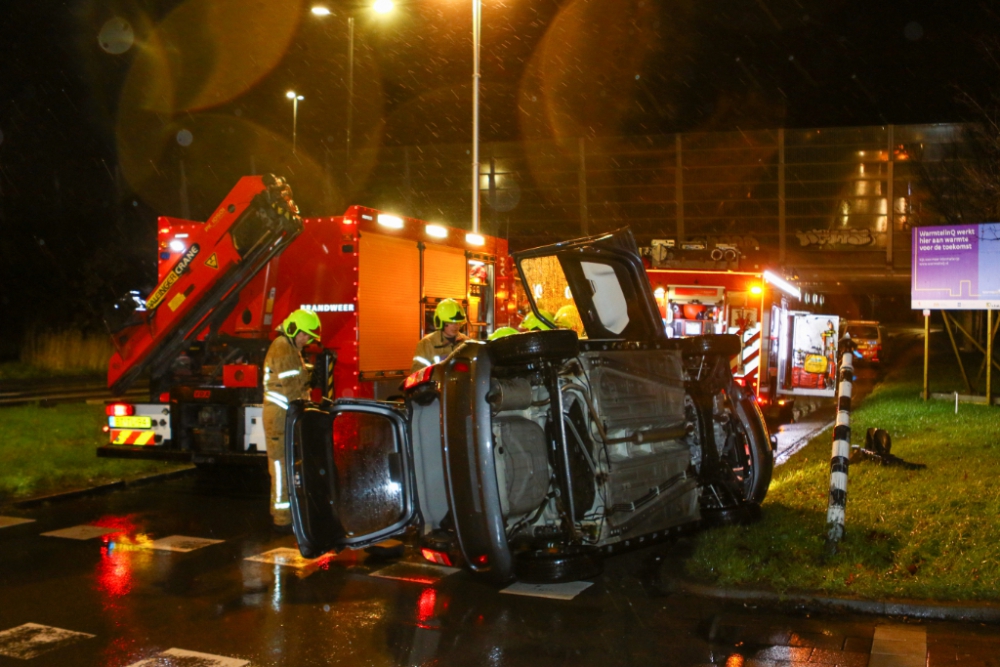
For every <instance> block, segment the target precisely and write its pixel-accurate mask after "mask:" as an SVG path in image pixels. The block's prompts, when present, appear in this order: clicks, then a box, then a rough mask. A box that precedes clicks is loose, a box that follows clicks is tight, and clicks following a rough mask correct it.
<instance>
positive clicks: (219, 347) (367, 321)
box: [98, 176, 515, 465]
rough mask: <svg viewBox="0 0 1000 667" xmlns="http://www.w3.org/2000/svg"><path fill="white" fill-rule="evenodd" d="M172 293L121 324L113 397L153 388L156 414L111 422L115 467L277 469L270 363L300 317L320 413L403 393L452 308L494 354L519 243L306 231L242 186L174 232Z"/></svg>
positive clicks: (332, 226)
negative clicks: (512, 255) (267, 416)
mask: <svg viewBox="0 0 1000 667" xmlns="http://www.w3.org/2000/svg"><path fill="white" fill-rule="evenodd" d="M158 222H159V248H158V252H159V257H158V262H159V264H158V265H159V276H158V286H157V287H156V289H154V290H153V291H152V292H151V293H150V294H148V295H145V296H143V295H139V294H132V295H130V296H129V298H127V299H123V300H122V301H121V302H120V303H119V304H118V306H117V307H116V309H115V312H114V313H113V314H112V316H111V317H109V318H108V320H107V323H108V327H109V330H110V331H111V333H112V340H113V342H114V345H115V353H114V355H113V356H112V358H111V361H110V363H109V368H108V384H109V386H110V387H111V388H112V389H113V391H114V392H115V393H118V394H120V393H122V392H124V391H125V390H126V389H127V388H128V387H129V386H130V385H131V384H132V383H133V382H134V381H135V380H136V379H138V378H139V377H140V376H141V375H143V374H144V373H148V376H149V382H150V390H151V401H150V402H149V403H141V404H133V403H124V402H114V403H111V404H109V405H108V406H107V416H108V424H107V426H106V427H105V430H106V431H107V432H108V434H109V442H108V444H106V445H104V446H102V447H100V448H99V449H98V455H99V456H113V457H136V458H154V459H172V460H182V461H192V462H194V463H198V464H239V463H259V464H260V465H265V464H266V456H265V453H264V452H265V447H264V432H263V425H262V419H261V415H262V399H263V387H262V374H261V372H260V367H261V364H262V363H263V360H264V355H265V354H266V352H267V349H268V347H269V345H270V342H271V340H273V338H274V337H275V336H276V335H277V333H276V330H275V328H276V327H277V326H278V325H279V324H280V323H281V322H282V320H283V319H284V318H285V317H286V316H287V315H288V313H290V312H291V311H293V310H295V309H298V308H304V309H308V310H312V311H314V312H315V313H316V314H317V315H318V316H319V318H320V321H321V322H322V339H321V340H320V342H319V343H317V344H314V345H311V346H309V347H307V348H306V350H305V354H304V356H306V357H307V359H306V360H307V362H311V363H312V364H314V370H313V386H314V387H315V388H314V389H313V398H314V400H316V401H319V400H321V399H322V398H323V397H324V396H325V397H327V398H330V399H336V398H350V397H358V398H376V399H387V398H390V397H392V396H394V395H397V394H398V393H399V386H400V384H401V383H402V381H403V379H404V378H405V376H406V375H407V374H408V373H409V369H410V366H411V364H412V361H413V351H414V348H415V347H416V344H417V341H418V340H419V339H420V338H421V337H422V336H423V335H425V334H426V333H429V332H430V331H432V330H433V311H434V307H435V306H436V304H437V303H438V302H439V301H440V300H442V299H446V298H452V299H456V300H458V301H460V302H461V303H463V305H464V306H465V308H466V313H467V314H468V326H467V330H466V334H467V335H469V336H471V337H474V338H485V337H486V336H487V335H488V334H489V333H491V332H492V331H493V330H494V329H495V328H496V327H499V326H504V325H506V324H507V323H508V321H509V316H508V313H509V312H511V311H512V310H513V308H514V305H515V304H514V302H513V300H512V296H511V294H512V291H513V290H512V287H513V285H512V280H511V279H512V272H511V266H510V264H509V261H510V260H509V257H508V253H507V242H506V241H505V240H503V239H498V238H494V237H490V236H484V235H479V234H471V233H467V232H466V231H464V230H461V229H456V228H453V227H447V226H444V225H440V224H434V223H430V222H425V221H422V220H416V219H413V218H407V217H402V216H398V215H393V214H390V213H387V212H383V211H377V210H374V209H370V208H365V207H362V206H351V207H350V208H348V209H347V211H346V212H345V213H344V214H343V215H339V216H331V217H315V218H300V217H299V215H298V209H297V207H296V206H295V204H294V202H293V201H292V199H291V191H290V189H289V188H288V186H287V184H286V183H285V182H284V181H283V180H282V179H278V178H274V177H269V176H265V177H260V176H248V177H244V178H242V179H241V180H240V181H239V183H237V185H236V187H234V188H233V190H232V191H231V192H230V193H229V195H228V196H227V197H226V199H224V200H223V202H222V204H221V205H220V206H219V207H218V208H217V209H216V211H215V212H214V213H213V214H212V215H211V216H210V217H209V218H208V221H207V222H194V221H190V220H180V219H176V218H167V217H161V218H160V219H159V221H158Z"/></svg>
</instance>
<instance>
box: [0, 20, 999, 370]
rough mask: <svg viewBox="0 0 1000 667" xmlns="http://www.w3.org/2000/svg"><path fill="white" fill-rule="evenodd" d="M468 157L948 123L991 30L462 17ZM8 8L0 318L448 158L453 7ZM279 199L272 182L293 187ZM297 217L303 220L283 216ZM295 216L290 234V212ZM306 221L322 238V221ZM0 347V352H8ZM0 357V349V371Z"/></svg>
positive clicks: (934, 24) (94, 309)
mask: <svg viewBox="0 0 1000 667" xmlns="http://www.w3.org/2000/svg"><path fill="white" fill-rule="evenodd" d="M483 5H484V7H483V31H482V43H483V64H482V70H483V79H482V81H483V84H482V85H483V92H482V112H481V126H482V131H481V138H482V141H484V142H488V141H494V140H505V141H507V140H518V139H528V140H530V139H538V138H553V137H556V138H558V137H576V136H594V137H599V136H618V135H631V134H657V133H671V132H690V131H712V130H733V129H752V128H773V127H781V126H784V127H827V126H849V125H876V124H885V123H895V124H904V123H934V122H952V121H960V120H965V119H967V118H969V117H970V114H969V111H968V108H967V106H965V105H963V104H961V103H960V102H959V101H958V98H959V97H960V95H961V94H968V95H971V96H973V97H974V98H978V99H981V100H985V99H987V98H988V97H989V95H990V94H991V92H992V91H993V90H1000V82H998V79H1000V66H998V65H997V62H996V61H995V60H993V59H994V58H996V57H997V52H996V51H995V50H993V47H995V45H996V42H995V39H996V38H995V37H994V36H995V35H998V34H1000V30H998V28H1000V14H998V12H996V11H994V10H991V9H990V6H989V4H988V3H987V2H974V1H963V0H952V1H948V2H945V1H943V0H942V1H939V2H932V1H913V2H904V1H901V0H880V1H876V2H873V1H872V0H563V1H557V0H483ZM311 6H312V4H311V3H300V2H295V1H291V0H285V1H277V2H276V1H273V0H271V1H266V0H184V1H183V2H179V1H177V0H171V1H166V0H163V1H157V0H89V1H74V0H68V1H63V2H57V1H54V0H31V1H28V0H8V1H7V2H5V3H4V7H3V9H2V10H0V12H2V13H0V89H2V91H3V94H2V96H0V261H2V269H0V312H2V313H3V320H4V324H5V325H6V326H5V328H6V329H7V330H8V331H14V332H17V331H19V330H21V329H22V328H23V327H24V326H26V325H28V324H32V323H40V324H43V325H50V326H61V325H69V324H74V325H78V326H89V327H94V326H97V325H98V323H99V321H100V312H101V308H102V305H103V304H106V303H108V302H110V301H112V300H113V298H114V297H115V296H117V295H120V294H121V292H122V291H123V290H125V289H128V288H129V287H134V286H138V285H147V286H148V283H149V282H150V281H152V280H153V279H154V278H155V273H154V272H155V264H154V260H155V247H154V239H155V236H154V229H155V217H156V216H157V215H161V214H165V215H175V216H179V215H181V213H182V212H181V211H180V210H178V185H177V184H178V183H179V182H180V173H179V169H180V165H181V164H183V165H184V169H185V174H184V175H185V177H186V178H187V180H188V183H189V210H190V215H191V217H192V218H195V219H203V218H204V216H206V215H207V214H208V213H209V212H210V210H211V209H212V208H213V207H214V205H215V204H216V203H217V201H218V199H219V198H220V197H221V196H222V195H223V194H224V193H225V192H226V191H228V189H229V188H230V187H231V186H232V184H233V182H234V181H235V177H236V176H238V175H240V174H245V173H250V170H251V169H257V170H258V171H260V170H261V169H263V168H266V167H267V166H268V165H269V164H271V163H275V162H280V161H283V160H287V157H288V155H289V154H290V143H291V125H292V113H291V104H290V102H289V100H287V99H286V98H285V91H287V90H289V89H295V90H296V91H297V92H299V93H300V94H302V95H303V96H304V97H305V98H306V99H305V100H303V101H302V103H301V105H300V107H299V117H298V125H297V127H298V138H297V143H298V146H299V147H300V149H299V151H298V152H297V155H298V158H297V159H299V160H300V164H301V165H302V166H301V170H302V171H303V172H305V173H308V172H316V173H319V172H321V171H322V169H323V164H324V160H327V161H328V160H329V159H330V156H335V155H337V151H342V150H343V148H344V138H345V137H344V128H345V126H346V122H345V120H346V100H345V90H346V74H347V22H346V16H347V15H348V14H349V13H351V14H353V15H354V16H355V54H356V55H355V62H354V80H355V85H354V99H355V112H354V125H353V132H354V136H353V145H354V147H355V149H356V150H369V149H374V148H378V146H386V145H388V146H394V145H419V144H427V143H458V142H467V141H469V138H470V134H471V127H470V125H471V121H470V117H471V102H470V95H471V93H470V91H471V87H470V78H471V37H470V33H471V8H470V3H469V2H468V0H407V1H405V2H397V8H396V10H395V11H394V12H393V13H392V14H390V15H386V16H378V17H376V16H374V15H373V14H372V13H371V12H370V10H369V9H368V8H367V5H366V4H363V3H348V2H343V1H339V2H329V3H327V6H328V7H329V8H330V9H331V10H332V12H333V13H332V15H330V16H327V17H316V16H314V15H312V14H311V13H310V12H309V8H310V7H311ZM293 186H294V182H293ZM303 203H304V204H305V203H306V202H303ZM305 212H306V213H311V212H313V211H309V210H308V208H306V211H305ZM314 213H324V214H335V213H337V212H336V211H330V212H327V211H315V212H314ZM13 338H14V337H10V336H8V337H7V340H8V341H10V340H13ZM9 352H10V347H9V344H8V347H7V348H4V349H0V355H2V354H9Z"/></svg>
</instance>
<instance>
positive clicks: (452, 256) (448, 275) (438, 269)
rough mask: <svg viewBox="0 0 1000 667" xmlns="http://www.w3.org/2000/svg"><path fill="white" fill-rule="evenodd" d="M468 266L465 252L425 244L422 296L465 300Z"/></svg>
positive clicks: (460, 301)
mask: <svg viewBox="0 0 1000 667" xmlns="http://www.w3.org/2000/svg"><path fill="white" fill-rule="evenodd" d="M468 270H469V266H468V263H467V262H466V259H465V252H464V251H462V250H460V249H458V248H446V247H444V246H435V245H431V244H427V247H426V248H425V249H424V294H423V296H432V297H435V298H438V299H455V301H458V302H459V303H462V301H463V300H464V299H465V279H466V274H467V273H468Z"/></svg>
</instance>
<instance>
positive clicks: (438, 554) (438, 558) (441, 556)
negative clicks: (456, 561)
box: [420, 547, 452, 567]
mask: <svg viewBox="0 0 1000 667" xmlns="http://www.w3.org/2000/svg"><path fill="white" fill-rule="evenodd" d="M420 555H421V556H423V557H424V560H428V561H430V562H432V563H437V564H438V565H445V566H447V567H451V566H452V562H451V557H450V556H448V554H446V553H445V552H443V551H435V550H434V549H428V548H427V547H424V548H422V549H421V550H420Z"/></svg>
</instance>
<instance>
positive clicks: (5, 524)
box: [0, 516, 34, 528]
mask: <svg viewBox="0 0 1000 667" xmlns="http://www.w3.org/2000/svg"><path fill="white" fill-rule="evenodd" d="M33 521H34V519H22V518H21V517H19V516H0V528H10V527H11V526H20V525H21V524H22V523H32V522H33Z"/></svg>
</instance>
